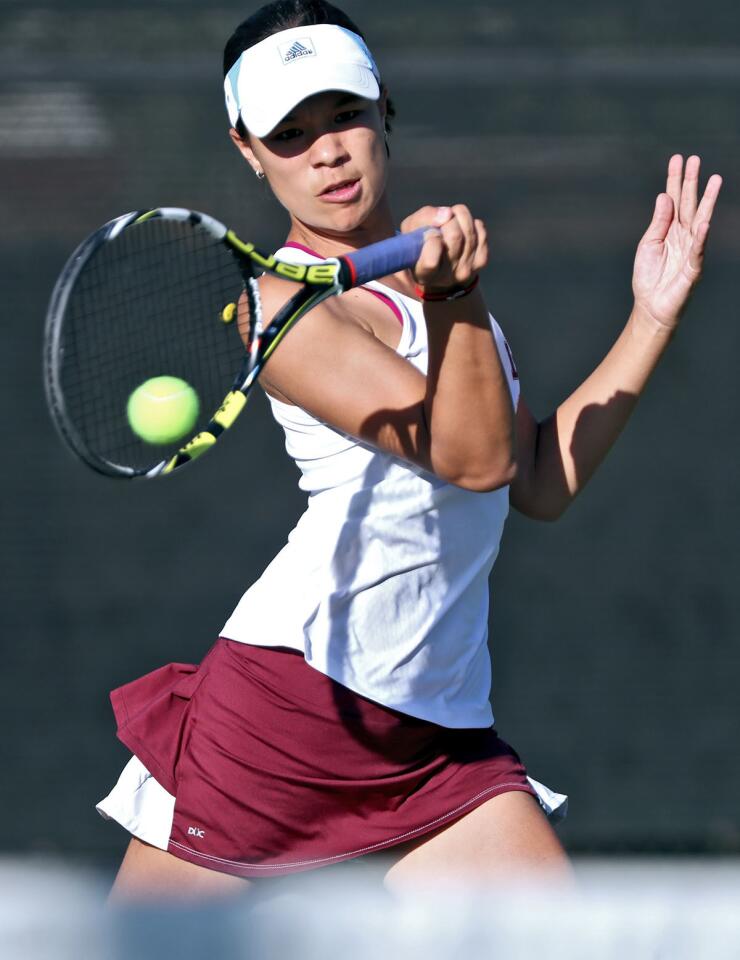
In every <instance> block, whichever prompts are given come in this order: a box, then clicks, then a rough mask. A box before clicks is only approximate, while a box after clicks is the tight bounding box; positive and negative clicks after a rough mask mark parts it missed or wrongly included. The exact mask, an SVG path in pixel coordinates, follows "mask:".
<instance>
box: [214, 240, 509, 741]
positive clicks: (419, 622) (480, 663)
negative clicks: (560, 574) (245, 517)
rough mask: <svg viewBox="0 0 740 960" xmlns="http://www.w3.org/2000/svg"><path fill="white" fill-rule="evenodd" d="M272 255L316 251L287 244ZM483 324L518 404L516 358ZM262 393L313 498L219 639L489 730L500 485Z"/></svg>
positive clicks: (404, 340)
mask: <svg viewBox="0 0 740 960" xmlns="http://www.w3.org/2000/svg"><path fill="white" fill-rule="evenodd" d="M279 255H280V256H281V257H283V258H284V259H286V260H287V259H292V260H293V261H294V262H302V263H305V262H311V261H312V260H315V259H317V258H315V257H312V256H311V255H310V254H308V253H307V252H304V251H303V250H300V249H296V248H293V247H285V248H283V249H282V250H280V251H279ZM368 287H369V288H370V289H375V290H377V291H379V292H382V293H383V294H384V296H385V298H387V299H390V300H391V301H392V302H393V303H395V305H396V306H397V307H398V308H399V311H400V314H401V316H402V317H403V329H402V333H401V339H400V342H399V344H398V347H397V348H396V352H397V353H399V354H400V355H401V356H402V357H405V358H406V359H407V360H408V361H409V363H412V364H413V365H414V366H415V367H417V368H418V369H419V370H420V371H421V372H422V373H424V374H426V372H427V334H426V326H425V322H424V314H423V309H422V305H421V304H420V303H419V302H417V301H415V300H413V299H411V298H410V297H406V296H403V295H402V294H399V293H397V292H396V291H395V290H392V289H391V288H389V287H387V286H384V285H382V284H379V283H372V284H368ZM301 322H306V321H301ZM491 323H492V326H493V331H494V335H495V338H496V344H497V346H498V350H499V355H500V356H501V361H502V364H503V367H504V370H505V372H506V375H507V378H508V382H509V387H510V390H511V394H512V399H513V402H514V405H515V406H516V404H517V402H518V399H519V381H518V378H517V374H516V370H515V368H514V364H513V361H512V359H511V353H510V351H509V348H508V345H507V344H506V341H505V339H504V336H503V334H502V332H501V330H500V328H499V326H498V324H497V323H496V322H495V321H494V320H493V318H492V319H491ZM269 399H270V403H271V405H272V412H273V414H274V416H275V419H276V420H277V421H278V423H279V424H281V426H282V427H283V430H284V431H285V446H286V449H287V451H288V453H289V454H290V456H291V457H292V458H293V459H294V460H295V462H296V464H297V466H298V468H299V469H300V471H301V479H300V481H299V483H300V487H301V488H302V489H303V490H306V491H307V492H308V493H309V499H308V505H307V508H306V511H305V512H304V513H303V515H302V516H301V517H300V519H299V520H298V523H297V524H296V526H295V528H294V529H293V530H292V531H291V533H290V535H289V537H288V542H287V544H286V545H285V547H283V549H282V550H281V551H280V553H278V555H277V556H276V557H275V559H274V560H273V561H272V563H271V564H270V565H269V566H268V567H267V569H266V570H265V572H264V573H263V574H262V576H261V577H260V578H259V579H258V580H257V581H256V582H255V583H254V584H253V585H252V586H251V587H250V588H249V589H248V590H247V592H246V593H245V594H244V596H243V597H242V599H241V601H240V602H239V604H238V606H237V607H236V609H235V610H234V612H233V614H232V615H231V617H230V618H229V620H228V621H227V623H226V625H225V626H224V628H223V630H222V636H225V637H228V638H230V639H232V640H238V641H242V642H244V643H252V644H259V645H263V646H281V647H292V648H294V649H296V650H301V651H303V654H304V656H305V658H306V661H307V662H308V663H309V664H310V665H311V666H312V667H314V668H315V669H317V670H320V671H321V672H322V673H324V674H326V675H328V676H330V677H332V678H333V679H335V680H337V681H339V682H340V683H342V684H344V685H345V686H346V687H349V688H350V689H351V690H354V691H355V692H356V693H359V694H362V695H363V696H365V697H368V698H369V699H371V700H374V701H376V702H377V703H380V704H383V705H385V706H388V707H392V708H394V709H396V710H400V711H401V712H403V713H406V714H409V715H410V716H414V717H420V718H422V719H424V720H430V721H432V722H433V723H437V724H440V725H441V726H446V727H488V726H490V725H491V724H492V723H493V714H492V712H491V706H490V703H489V694H490V687H491V665H490V656H489V652H488V645H487V639H488V575H489V573H490V571H491V568H492V566H493V563H494V561H495V559H496V555H497V554H498V549H499V542H500V540H501V534H502V531H503V526H504V521H505V520H506V515H507V513H508V509H509V492H508V488H506V487H504V488H502V489H499V490H494V491H492V492H490V493H472V492H470V491H468V490H463V489H462V488H460V487H456V486H453V485H452V484H449V483H445V482H444V481H442V480H439V479H438V478H437V477H435V476H434V475H433V474H431V473H426V472H425V471H423V470H422V469H421V468H417V467H414V466H412V465H410V464H408V463H406V462H405V461H402V460H400V459H398V458H396V457H393V456H391V455H390V454H387V453H383V452H380V451H378V450H376V449H375V448H373V447H372V446H370V445H368V444H365V443H362V442H361V441H358V440H356V439H354V438H353V437H350V436H347V435H345V434H343V433H340V432H339V431H338V430H335V429H334V428H333V427H331V426H328V425H327V424H325V423H322V422H320V421H318V420H316V419H315V418H314V417H312V416H311V415H310V414H308V413H306V412H305V411H304V410H302V409H300V408H299V407H295V406H292V405H290V404H286V403H282V402H280V401H278V400H275V399H273V398H272V397H270V398H269Z"/></svg>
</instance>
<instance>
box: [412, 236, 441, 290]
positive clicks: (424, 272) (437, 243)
mask: <svg viewBox="0 0 740 960" xmlns="http://www.w3.org/2000/svg"><path fill="white" fill-rule="evenodd" d="M444 261H445V243H444V240H443V239H442V234H441V233H440V231H439V230H438V229H430V230H428V231H427V233H426V235H425V237H424V246H423V247H422V248H421V253H420V254H419V259H418V260H417V261H416V266H415V267H414V276H415V277H416V279H417V280H418V282H419V283H421V284H422V286H423V285H426V284H431V283H433V281H434V278H435V277H436V276H437V275H438V274H439V271H440V268H441V267H442V264H443V263H444Z"/></svg>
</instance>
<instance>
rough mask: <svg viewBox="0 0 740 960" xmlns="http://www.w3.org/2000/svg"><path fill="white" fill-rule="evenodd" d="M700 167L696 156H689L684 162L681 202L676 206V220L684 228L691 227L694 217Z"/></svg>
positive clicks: (699, 161)
mask: <svg viewBox="0 0 740 960" xmlns="http://www.w3.org/2000/svg"><path fill="white" fill-rule="evenodd" d="M700 167H701V160H700V159H699V157H697V156H691V157H689V159H688V160H687V161H686V170H685V172H684V177H683V185H682V186H681V202H680V204H679V206H678V219H679V221H680V222H681V223H682V224H683V225H684V226H685V227H690V226H691V224H692V223H693V220H694V216H695V215H696V198H697V193H698V189H699V168H700Z"/></svg>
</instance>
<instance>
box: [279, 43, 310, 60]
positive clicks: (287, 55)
mask: <svg viewBox="0 0 740 960" xmlns="http://www.w3.org/2000/svg"><path fill="white" fill-rule="evenodd" d="M279 49H280V55H281V57H282V58H283V63H293V62H294V61H296V60H298V59H300V58H301V57H315V56H316V51H315V50H314V48H313V44H312V43H311V41H310V40H309V39H308V37H302V38H301V39H300V40H295V41H294V42H293V43H290V44H287V43H286V44H283V45H282V46H281V47H280V48H279Z"/></svg>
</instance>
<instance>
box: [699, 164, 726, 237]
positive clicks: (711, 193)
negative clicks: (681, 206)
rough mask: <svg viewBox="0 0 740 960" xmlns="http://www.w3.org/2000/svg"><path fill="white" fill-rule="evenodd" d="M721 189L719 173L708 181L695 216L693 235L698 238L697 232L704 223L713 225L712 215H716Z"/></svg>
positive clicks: (714, 174)
mask: <svg viewBox="0 0 740 960" xmlns="http://www.w3.org/2000/svg"><path fill="white" fill-rule="evenodd" d="M721 188H722V177H720V175H719V174H718V173H713V174H712V176H711V177H710V178H709V180H708V181H707V185H706V187H705V189H704V196H703V197H702V198H701V202H700V204H699V208H698V210H697V211H696V214H695V215H694V223H693V226H692V233H693V234H694V236H697V231H698V229H699V227H700V226H701V225H702V224H703V223H706V224H707V225H708V224H710V223H711V221H712V214H713V213H714V205H715V203H716V202H717V197H718V196H719V191H720V190H721Z"/></svg>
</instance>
